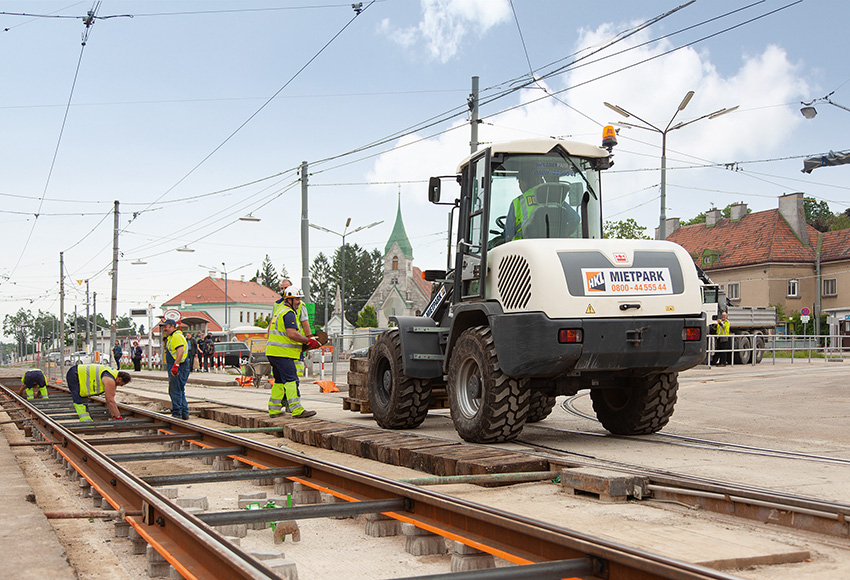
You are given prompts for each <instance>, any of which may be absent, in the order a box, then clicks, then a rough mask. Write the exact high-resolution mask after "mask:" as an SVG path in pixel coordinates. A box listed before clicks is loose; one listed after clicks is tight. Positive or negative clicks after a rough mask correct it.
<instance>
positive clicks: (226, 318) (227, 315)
mask: <svg viewBox="0 0 850 580" xmlns="http://www.w3.org/2000/svg"><path fill="white" fill-rule="evenodd" d="M250 265H251V264H250V263H248V264H245V265H244V266H239V267H238V268H234V269H233V270H231V272H235V271H236V270H241V269H242V268H247V267H248V266H250ZM198 266H200V267H201V268H206V269H207V270H210V271H211V272H220V273H222V274H224V327H225V329H227V330H230V310H229V308H228V306H227V266H225V265H224V262H222V263H221V268H210V267H209V266H204V265H203V264H198Z"/></svg>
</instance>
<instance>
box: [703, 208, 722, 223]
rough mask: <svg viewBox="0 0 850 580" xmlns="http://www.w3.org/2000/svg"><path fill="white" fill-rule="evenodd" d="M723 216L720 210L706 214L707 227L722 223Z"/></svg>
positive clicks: (713, 210)
mask: <svg viewBox="0 0 850 580" xmlns="http://www.w3.org/2000/svg"><path fill="white" fill-rule="evenodd" d="M722 215H723V212H721V211H720V210H719V209H710V210H708V211H707V212H705V225H706V226H707V227H711V226H714V225H717V222H719V221H720V218H721V216H722Z"/></svg>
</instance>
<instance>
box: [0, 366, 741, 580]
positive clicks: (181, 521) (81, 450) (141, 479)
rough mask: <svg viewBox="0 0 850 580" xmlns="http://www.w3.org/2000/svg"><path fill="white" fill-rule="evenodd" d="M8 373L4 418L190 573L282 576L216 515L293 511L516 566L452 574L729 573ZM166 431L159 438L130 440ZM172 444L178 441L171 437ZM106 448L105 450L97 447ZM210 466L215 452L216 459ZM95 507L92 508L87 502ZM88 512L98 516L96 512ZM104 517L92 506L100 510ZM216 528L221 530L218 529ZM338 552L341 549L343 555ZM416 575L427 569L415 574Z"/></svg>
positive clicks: (720, 579)
mask: <svg viewBox="0 0 850 580" xmlns="http://www.w3.org/2000/svg"><path fill="white" fill-rule="evenodd" d="M18 385H19V383H18V382H17V381H15V380H9V379H6V380H2V381H0V398H2V406H3V410H4V411H5V412H6V413H7V414H8V415H9V417H10V421H15V422H16V424H17V425H18V426H19V427H21V428H23V429H24V430H25V431H29V433H30V434H31V435H32V437H33V438H34V441H32V442H30V444H32V445H43V446H45V447H48V448H49V449H50V450H51V454H52V455H53V457H54V458H55V459H56V460H57V461H59V462H61V463H62V464H63V465H64V466H65V471H66V473H67V475H68V476H69V477H70V478H73V479H74V480H77V479H78V480H79V482H80V485H81V487H83V488H87V489H88V490H89V493H91V495H92V496H93V497H95V498H97V497H101V498H102V502H105V503H103V507H104V508H105V509H106V510H109V511H113V510H114V511H115V512H116V513H115V517H116V518H117V519H119V520H120V521H121V522H123V523H125V524H126V525H127V526H129V527H130V528H132V530H133V531H132V532H131V535H135V536H137V538H136V540H137V541H139V542H144V543H146V544H147V545H148V546H150V547H151V549H152V550H153V551H155V552H156V553H157V554H159V557H161V558H162V559H163V560H164V561H165V562H167V565H170V566H171V567H172V568H173V570H174V572H172V574H174V573H176V574H178V575H179V576H182V577H183V578H187V579H198V580H206V579H230V578H234V579H236V578H239V579H244V578H252V579H254V578H279V577H287V576H288V575H289V574H291V572H287V570H289V568H285V567H284V568H280V569H278V568H273V567H272V565H271V564H270V563H269V562H270V561H261V560H259V559H257V558H255V557H254V556H252V555H251V554H250V553H248V552H247V551H245V550H242V549H241V548H240V547H239V546H237V545H235V544H234V543H232V542H230V541H228V540H227V539H226V537H225V536H224V535H223V534H222V533H221V531H220V530H221V529H222V528H221V526H232V525H243V524H258V523H259V524H264V523H267V522H291V521H298V520H302V519H307V518H333V517H344V516H351V515H357V514H381V515H380V516H377V517H382V518H389V519H390V520H394V521H399V522H402V523H404V524H408V525H410V526H413V527H415V528H416V530H418V531H417V532H416V533H415V534H414V536H413V537H417V534H420V533H421V534H425V536H424V537H428V535H431V534H433V535H435V536H441V537H442V538H446V539H449V540H453V541H455V542H457V543H459V544H460V545H462V546H465V547H466V548H463V549H462V550H461V552H460V554H473V555H477V554H489V555H492V556H497V557H498V558H500V559H502V560H505V561H507V562H509V563H512V564H515V566H507V567H499V568H492V569H479V570H474V571H470V572H460V573H456V574H452V575H439V576H430V577H433V578H438V577H447V578H448V577H451V578H458V579H462V578H470V579H471V578H482V579H486V578H535V579H539V578H544V579H545V578H565V577H576V578H586V579H592V578H605V579H611V580H621V579H628V580H649V579H661V578H665V579H672V580H690V579H693V580H697V579H716V580H731V579H733V578H735V577H734V576H731V575H729V574H726V573H723V572H719V571H716V570H712V569H708V568H704V567H701V566H698V565H693V564H688V563H685V562H680V561H677V560H674V559H670V558H666V557H663V556H659V555H655V554H651V553H647V552H645V551H642V550H638V549H634V548H630V547H629V546H625V545H620V544H617V543H615V542H611V541H603V540H600V539H598V538H594V537H592V536H589V535H586V534H582V533H578V532H575V531H572V530H568V529H566V528H563V527H559V526H555V525H552V524H548V523H544V522H540V521H537V520H533V519H530V518H526V517H522V516H519V515H516V514H511V513H508V512H505V511H501V510H498V509H494V508H491V507H486V506H481V505H478V504H474V503H472V502H468V501H464V500H460V499H457V498H452V497H449V496H446V495H443V494H440V493H437V492H434V491H430V490H425V489H421V488H418V487H414V486H412V485H408V484H404V483H399V482H397V481H393V480H388V479H385V478H381V477H378V476H374V475H371V474H368V473H365V472H361V471H357V470H354V469H350V468H346V467H341V466H338V465H334V464H331V463H328V462H323V461H320V460H316V459H311V458H309V457H305V456H303V455H300V454H297V453H294V452H291V451H288V450H286V449H280V448H276V447H272V446H270V445H266V444H264V443H260V442H257V441H252V440H250V439H246V438H243V437H240V436H238V435H234V434H228V433H224V432H222V431H219V430H215V429H211V428H207V427H202V426H199V425H196V424H193V423H189V422H186V421H181V420H179V419H172V418H170V417H163V416H162V415H160V414H158V413H155V412H152V411H148V410H144V409H141V408H138V407H133V406H129V405H119V407H120V408H121V411H122V414H123V415H124V416H125V417H126V418H125V419H124V420H122V421H110V420H96V421H95V422H94V423H93V424H81V423H79V422H78V421H76V415H75V414H74V413H73V410H72V406H71V403H70V395H69V394H68V393H67V391H65V390H62V389H56V388H54V387H51V390H52V394H51V397H50V398H49V399H47V400H35V401H26V400H24V399H22V398H21V397H19V396H18V395H17V394H16V393H15V391H14V389H15V388H16V387H17V386H18ZM95 400H96V401H98V403H99V404H96V405H92V406H91V411H92V416H93V417H95V418H96V419H102V418H104V417H108V413H107V412H106V410H105V406H104V405H103V404H102V403H103V401H102V400H100V399H98V398H95ZM152 443H161V444H164V445H165V446H166V448H165V449H162V450H155V451H147V450H146V451H132V449H134V448H136V449H139V448H146V447H145V446H150V445H151V444H152ZM178 446H179V448H177V447H178ZM104 449H106V450H107V451H103V450H104ZM190 458H194V459H206V460H209V459H210V458H217V459H214V461H218V462H219V464H220V465H230V466H232V465H237V466H239V467H240V469H235V470H227V471H214V472H208V471H207V472H197V471H195V472H186V471H184V469H185V468H186V467H187V466H191V464H192V463H193V462H189V461H186V460H187V459H190ZM145 460H156V461H158V462H161V463H163V464H164V463H168V464H169V465H172V464H174V465H175V469H177V468H178V467H179V468H180V469H179V470H178V471H179V472H177V473H173V474H171V475H164V476H140V475H138V474H134V473H133V471H132V470H131V469H130V466H132V465H133V464H134V463H135V462H137V461H145ZM213 467H214V468H215V463H213ZM272 478H278V480H279V481H280V482H282V483H283V484H284V485H290V484H291V485H292V486H293V490H294V489H296V488H295V486H296V485H298V486H300V487H299V489H302V490H306V491H312V492H321V497H322V498H323V500H324V501H325V503H317V502H315V503H306V504H297V505H294V506H291V507H275V508H270V509H259V510H235V509H234V510H231V511H221V512H213V513H194V514H193V513H192V512H191V511H190V510H188V509H185V508H181V507H180V506H179V505H178V504H177V503H176V502H174V501H172V500H170V499H168V498H167V497H166V496H165V495H164V494H163V493H161V492H160V490H162V487H161V486H163V485H179V484H187V483H192V482H202V481H217V482H226V481H238V480H258V479H263V480H272V481H274V480H273V479H272ZM88 515H91V514H88ZM93 517H94V516H93ZM98 517H99V516H98ZM217 529H218V530H219V531H217ZM342 556H343V557H344V554H343V555H342ZM421 578H424V576H423V577H421Z"/></svg>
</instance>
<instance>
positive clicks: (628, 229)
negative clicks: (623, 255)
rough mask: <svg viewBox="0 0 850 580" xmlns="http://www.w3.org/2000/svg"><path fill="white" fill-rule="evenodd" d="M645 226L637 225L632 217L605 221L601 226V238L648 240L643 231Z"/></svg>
mask: <svg viewBox="0 0 850 580" xmlns="http://www.w3.org/2000/svg"><path fill="white" fill-rule="evenodd" d="M645 230H646V227H645V226H641V225H638V223H637V222H636V221H635V220H634V218H626V219H624V220H620V221H616V222H612V221H606V222H605V224H604V225H603V226H602V237H603V238H617V239H621V240H649V239H651V238H650V237H649V236H647V235H646V234H645V233H644V231H645Z"/></svg>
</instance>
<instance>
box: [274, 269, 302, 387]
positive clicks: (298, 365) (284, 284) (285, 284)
mask: <svg viewBox="0 0 850 580" xmlns="http://www.w3.org/2000/svg"><path fill="white" fill-rule="evenodd" d="M290 286H292V282H291V281H290V280H289V279H288V278H284V279H283V280H281V281H280V300H277V301H275V303H274V305H273V306H272V318H274V315H275V314H278V313H279V312H280V311H281V310H282V309H283V297H284V295H285V294H286V289H287V288H289V287H290ZM296 314H297V315H298V322H299V323H300V324H301V329H302V330H303V334H304V336H312V335H313V332H312V330H311V329H310V315H309V314H308V313H307V305H306V304H304V303H303V302H302V303H301V307H300V308H299V309H298V312H297V313H296ZM271 326H272V325H271V322H269V325H268V326H267V327H266V340H267V341H268V329H269V328H271ZM305 354H306V353H305V352H303V351H302V352H301V357H300V358H299V359H298V360H297V361H296V362H295V370H296V372H297V373H298V378H299V379H303V378H304V374H305V370H306V366H305V364H304V355H305ZM298 394H299V396H300V394H301V392H300V389H299V393H298Z"/></svg>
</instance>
